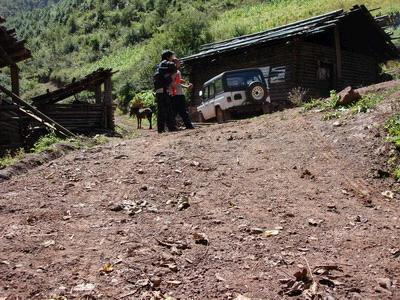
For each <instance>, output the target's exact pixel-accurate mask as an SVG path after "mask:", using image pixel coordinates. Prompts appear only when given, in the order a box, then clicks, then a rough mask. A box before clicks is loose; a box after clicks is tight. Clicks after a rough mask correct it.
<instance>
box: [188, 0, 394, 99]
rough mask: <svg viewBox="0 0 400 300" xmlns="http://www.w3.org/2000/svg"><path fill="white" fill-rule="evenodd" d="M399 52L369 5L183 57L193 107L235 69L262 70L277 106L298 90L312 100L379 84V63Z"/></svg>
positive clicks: (225, 42)
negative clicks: (211, 84) (207, 87)
mask: <svg viewBox="0 0 400 300" xmlns="http://www.w3.org/2000/svg"><path fill="white" fill-rule="evenodd" d="M398 57H399V53H398V50H397V48H396V47H395V45H394V44H393V43H392V41H391V38H390V36H389V35H388V34H387V33H386V32H385V31H384V30H383V29H382V28H381V27H380V26H379V24H378V23H377V20H376V19H375V18H374V17H373V16H372V15H371V13H370V11H369V10H368V9H367V8H366V7H365V6H354V7H353V8H352V9H351V10H350V11H343V10H337V11H333V12H330V13H328V14H324V15H321V16H317V17H313V18H310V19H307V20H303V21H299V22H295V23H292V24H288V25H285V26H282V27H278V28H274V29H271V30H267V31H264V32H259V33H255V34H250V35H246V36H241V37H237V38H233V39H229V40H225V41H220V42H216V43H211V44H207V45H203V46H202V48H201V51H200V52H199V53H196V54H194V55H191V56H188V57H186V58H184V59H183V61H184V64H185V66H186V68H187V71H188V73H189V76H190V80H191V82H193V83H194V91H193V99H192V103H193V105H197V104H199V103H200V102H201V99H200V97H199V96H198V94H199V91H200V90H201V87H202V84H203V83H204V82H206V81H207V80H208V79H210V78H212V77H213V76H216V75H217V74H219V73H221V72H224V71H227V70H234V69H243V68H253V67H258V68H262V70H263V73H264V76H265V77H266V78H267V80H268V81H267V82H268V83H269V89H270V95H271V100H272V103H273V104H274V105H275V106H284V105H285V103H287V100H288V95H289V92H290V91H291V90H292V89H294V88H297V87H301V88H303V89H305V90H307V95H308V97H321V96H327V95H329V92H330V91H331V90H333V89H335V90H341V89H342V88H344V87H346V86H348V85H351V86H354V87H358V86H363V85H369V84H372V83H376V82H377V81H379V80H380V77H379V76H380V71H381V69H380V63H383V62H385V61H387V60H391V59H396V58H398Z"/></svg>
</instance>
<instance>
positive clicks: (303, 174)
mask: <svg viewBox="0 0 400 300" xmlns="http://www.w3.org/2000/svg"><path fill="white" fill-rule="evenodd" d="M300 178H309V179H314V178H315V176H314V175H313V174H312V173H311V172H310V171H309V170H308V169H303V170H302V172H301V175H300Z"/></svg>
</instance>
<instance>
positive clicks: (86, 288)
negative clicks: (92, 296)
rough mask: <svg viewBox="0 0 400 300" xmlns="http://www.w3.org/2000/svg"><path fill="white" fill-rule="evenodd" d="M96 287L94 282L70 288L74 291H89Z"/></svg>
mask: <svg viewBox="0 0 400 300" xmlns="http://www.w3.org/2000/svg"><path fill="white" fill-rule="evenodd" d="M95 288H96V285H95V284H94V283H82V284H78V285H77V286H75V287H74V288H73V289H72V290H73V291H75V292H90V291H93V290H94V289H95Z"/></svg>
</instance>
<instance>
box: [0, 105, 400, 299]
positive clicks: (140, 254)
mask: <svg viewBox="0 0 400 300" xmlns="http://www.w3.org/2000/svg"><path fill="white" fill-rule="evenodd" d="M388 113H389V112H388V109H387V107H386V106H385V105H382V106H381V107H379V108H378V109H377V110H376V111H375V112H373V113H368V114H360V115H357V116H355V117H352V118H350V119H347V120H346V119H345V120H342V121H339V122H340V123H338V121H336V120H332V121H321V114H320V113H315V112H312V113H307V114H300V113H299V110H298V109H293V110H287V111H285V112H279V113H274V114H272V115H265V116H262V117H259V118H255V119H251V120H244V121H238V122H234V123H229V124H223V125H214V126H210V127H207V128H201V129H196V130H193V131H184V132H179V133H173V134H166V135H163V136H157V135H156V134H155V133H148V134H145V135H143V136H141V137H139V138H136V139H132V140H126V141H123V142H122V141H115V142H113V143H110V144H108V145H104V146H99V147H96V148H93V149H91V150H88V151H79V152H74V153H71V154H69V155H67V156H65V157H63V158H61V159H58V160H55V161H54V162H52V163H49V164H47V165H45V166H43V167H40V168H38V169H35V170H33V171H31V172H29V173H28V174H26V175H22V176H18V177H16V178H13V179H11V180H10V181H7V182H4V183H1V184H0V191H1V193H0V226H1V227H0V230H1V231H0V299H5V298H6V299H65V298H61V297H60V296H62V295H64V296H65V297H66V298H67V299H164V298H166V297H167V295H170V296H171V297H174V298H175V299H235V297H237V296H238V295H243V296H245V297H248V298H251V299H304V297H305V293H303V295H300V296H295V295H297V294H298V291H296V284H297V285H299V283H300V285H301V284H303V286H304V285H307V280H313V281H314V282H315V283H318V284H317V288H318V291H319V292H320V293H321V295H324V296H325V297H328V296H329V295H330V296H331V297H332V298H324V299H400V293H399V291H398V290H399V284H400V282H399V279H400V258H399V256H400V255H399V253H400V252H399V248H400V222H399V216H400V206H399V197H398V193H397V194H396V191H397V192H398V185H397V184H396V183H395V182H394V181H393V180H392V179H390V178H382V176H379V175H377V174H381V173H382V172H381V171H377V170H380V169H381V168H382V166H383V165H384V162H385V159H386V156H385V153H386V151H387V146H385V145H386V144H385V143H384V142H383V141H384V136H383V129H382V126H380V125H379V124H382V122H383V120H384V119H385V118H387V116H388ZM385 191H392V192H395V194H394V198H393V199H391V194H390V193H387V194H386V197H385V196H383V195H382V194H381V193H382V192H385ZM299 264H301V265H303V267H304V268H305V269H306V271H307V270H310V269H311V270H313V271H314V272H313V273H314V275H312V276H311V277H310V274H308V275H307V276H303V277H308V279H304V278H301V277H302V276H299V275H298V274H297V277H298V280H297V282H290V281H288V279H292V280H295V281H296V279H295V277H293V275H294V274H295V273H296V271H298V270H302V269H303V267H302V266H299ZM318 266H330V268H328V267H325V268H319V269H318V268H317V269H314V268H315V267H318ZM293 284H295V285H293ZM301 289H302V287H299V290H300V293H301ZM303 289H304V288H303ZM160 295H163V297H164V298H162V297H161V296H160ZM290 295H292V296H290ZM52 296H53V298H52ZM56 296H58V298H57V297H56ZM7 297H8V298H7ZM18 297H19V298H18ZM151 297H153V298H151ZM170 299H172V298H170ZM237 299H247V298H240V297H239V298H237Z"/></svg>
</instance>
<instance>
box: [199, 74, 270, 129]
mask: <svg viewBox="0 0 400 300" xmlns="http://www.w3.org/2000/svg"><path fill="white" fill-rule="evenodd" d="M199 95H200V97H201V98H202V104H201V105H200V106H198V107H197V111H198V112H199V113H200V119H201V120H202V121H205V120H210V119H213V118H216V119H217V122H218V123H222V122H224V121H226V120H228V119H229V118H230V113H231V112H262V113H267V112H269V107H270V105H269V104H270V102H271V100H270V97H269V95H268V89H267V84H266V81H265V79H264V76H263V73H262V72H261V70H260V69H243V70H234V71H228V72H224V73H221V74H219V75H217V76H215V77H214V78H212V79H210V80H209V81H207V82H206V83H205V84H204V86H203V89H202V91H200V93H199Z"/></svg>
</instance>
